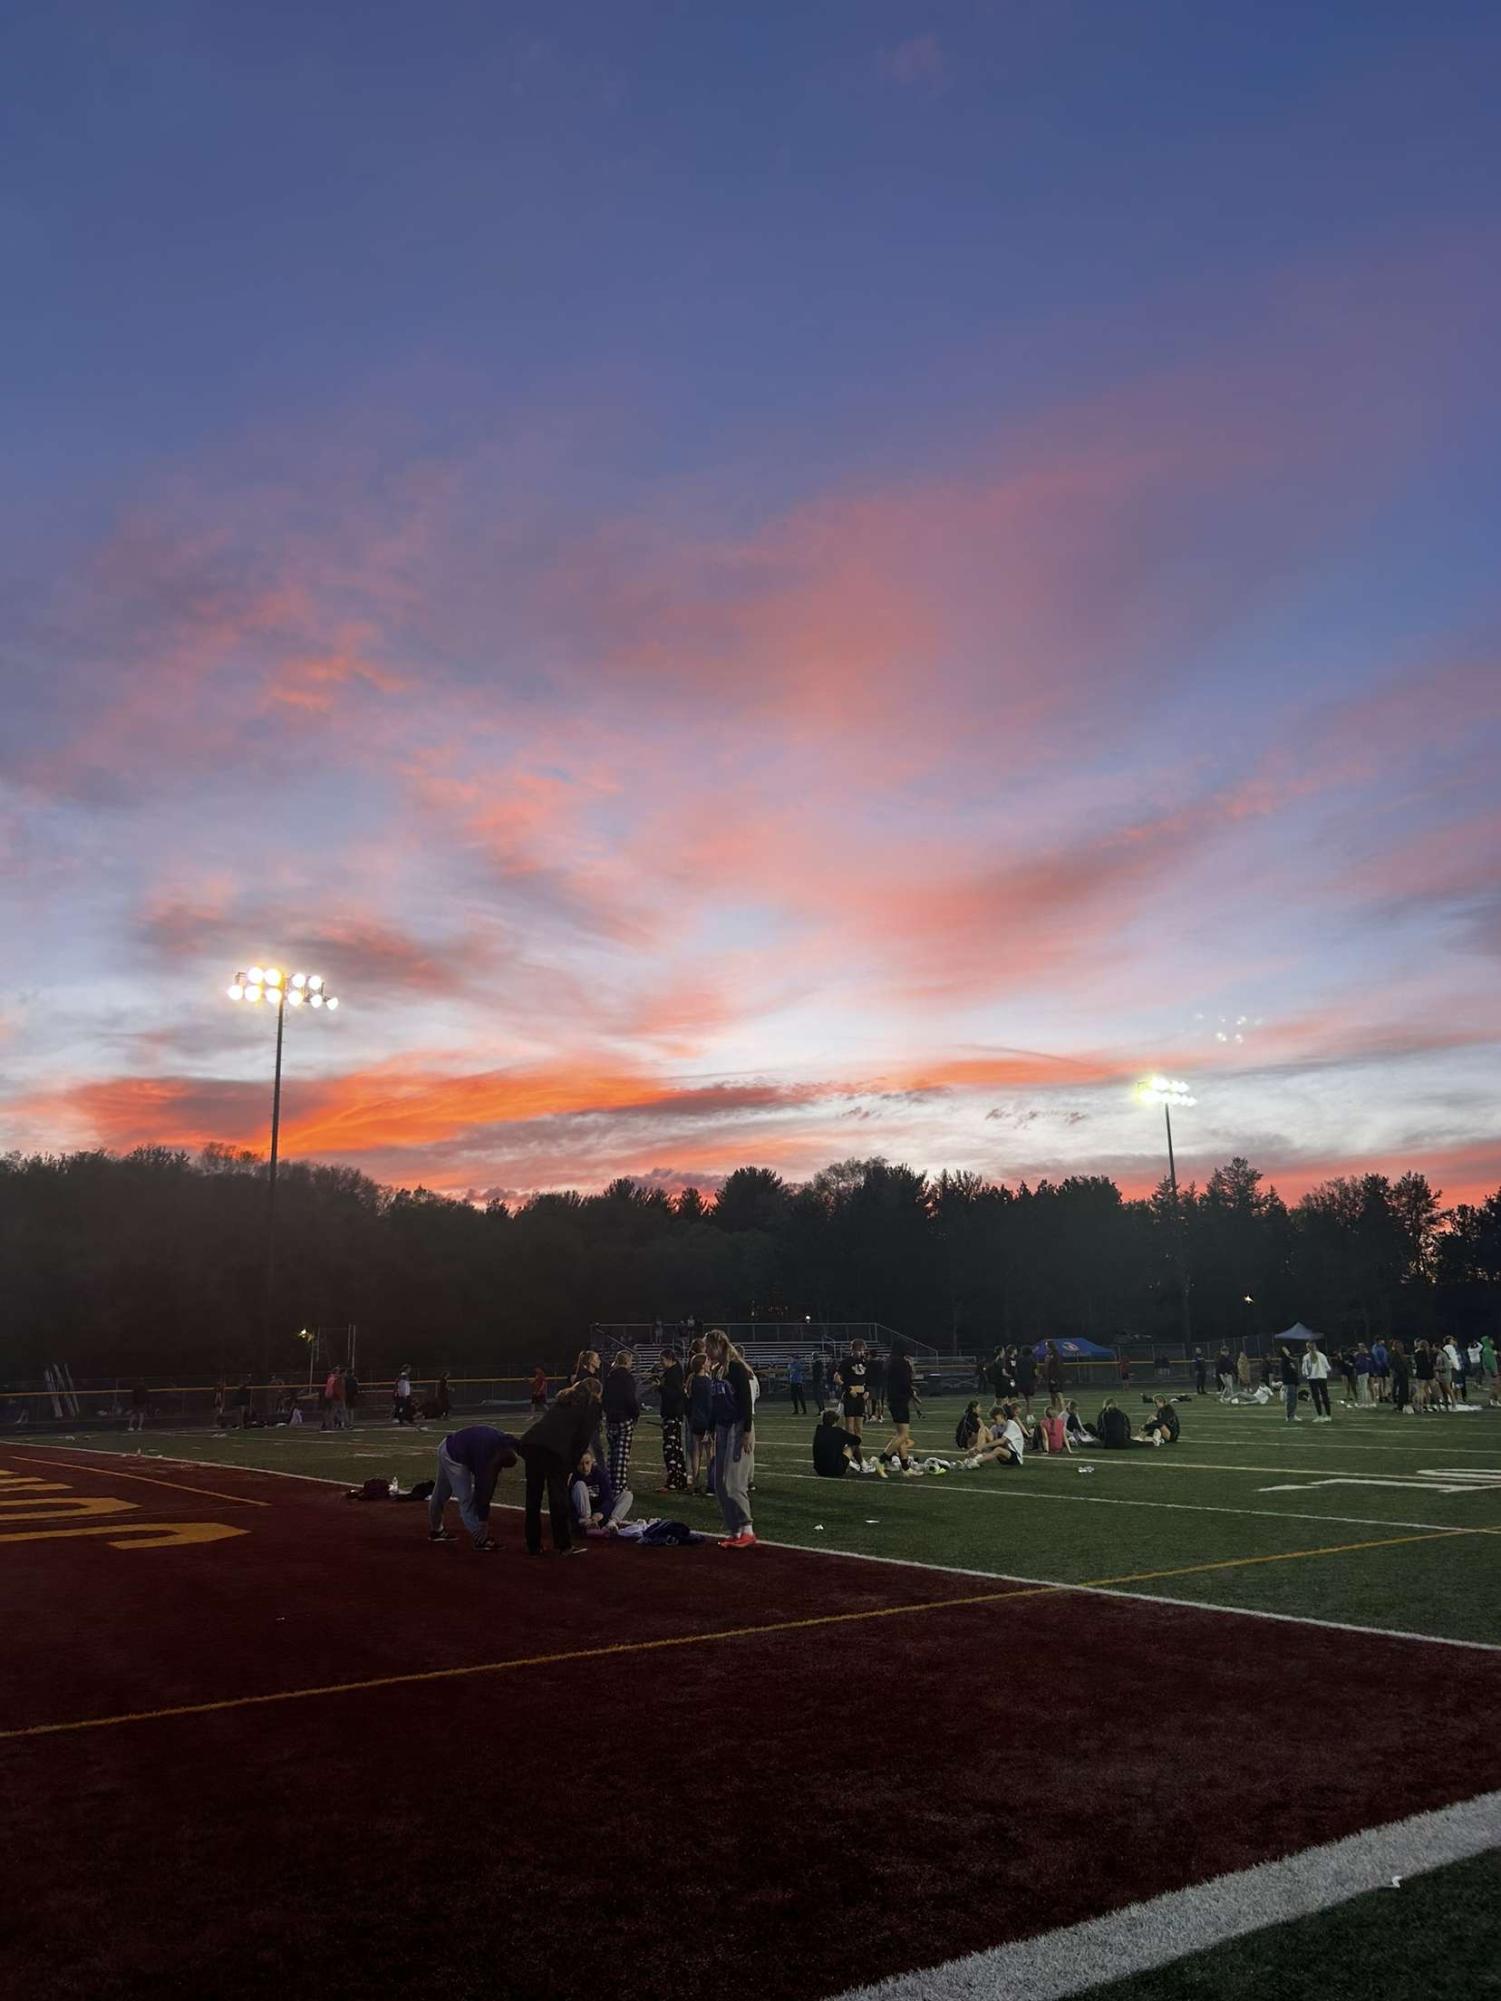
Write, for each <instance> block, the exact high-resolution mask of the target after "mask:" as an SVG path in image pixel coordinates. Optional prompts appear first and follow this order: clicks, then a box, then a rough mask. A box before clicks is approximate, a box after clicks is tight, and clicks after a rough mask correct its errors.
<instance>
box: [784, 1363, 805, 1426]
mask: <svg viewBox="0 0 1501 2001" xmlns="http://www.w3.org/2000/svg"><path fill="white" fill-rule="evenodd" d="M787 1394H788V1396H789V1397H791V1399H792V1415H793V1416H794V1417H806V1416H807V1415H808V1399H807V1397H806V1396H804V1394H803V1358H802V1356H801V1355H794V1356H793V1358H792V1360H791V1361H790V1362H789V1363H788V1364H787Z"/></svg>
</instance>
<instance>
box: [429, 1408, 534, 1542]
mask: <svg viewBox="0 0 1501 2001" xmlns="http://www.w3.org/2000/svg"><path fill="white" fill-rule="evenodd" d="M515 1464H516V1440H515V1439H514V1438H512V1436H511V1434H510V1433H509V1432H508V1431H497V1430H496V1429H495V1428H494V1426H493V1425H489V1424H470V1425H466V1426H465V1428H464V1429H463V1430H462V1431H451V1432H449V1434H448V1436H447V1437H446V1438H445V1439H444V1441H443V1443H442V1444H441V1445H440V1446H439V1447H438V1471H437V1476H436V1478H435V1479H434V1481H433V1491H432V1493H431V1495H430V1496H429V1498H428V1503H427V1539H428V1541H429V1542H453V1541H455V1540H456V1538H455V1537H454V1535H453V1534H452V1532H451V1531H450V1530H448V1529H446V1528H445V1527H444V1526H443V1507H444V1503H445V1502H446V1501H447V1500H448V1498H449V1496H450V1495H452V1497H453V1498H454V1500H456V1501H457V1502H458V1504H459V1515H460V1518H461V1519H462V1521H463V1524H464V1526H465V1528H466V1529H468V1531H469V1534H470V1537H471V1538H472V1540H473V1543H474V1546H475V1548H476V1549H478V1550H493V1549H495V1548H497V1547H498V1545H497V1543H496V1541H495V1538H494V1536H492V1535H491V1533H490V1503H491V1501H492V1500H493V1499H494V1498H495V1483H496V1481H497V1480H498V1479H499V1478H500V1475H501V1471H502V1469H503V1468H504V1467H507V1466H514V1465H515Z"/></svg>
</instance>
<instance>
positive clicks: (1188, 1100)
mask: <svg viewBox="0 0 1501 2001" xmlns="http://www.w3.org/2000/svg"><path fill="white" fill-rule="evenodd" d="M1136 1095H1137V1097H1138V1098H1139V1099H1140V1100H1141V1102H1142V1103H1143V1104H1144V1105H1161V1107H1162V1117H1163V1121H1164V1123H1165V1124H1166V1126H1167V1178H1168V1184H1169V1186H1170V1187H1171V1189H1172V1191H1173V1256H1174V1259H1175V1260H1176V1262H1177V1266H1178V1297H1179V1300H1180V1302H1181V1304H1182V1308H1183V1353H1184V1357H1185V1359H1186V1358H1187V1357H1188V1356H1189V1355H1191V1354H1192V1353H1193V1316H1192V1314H1191V1313H1190V1311H1189V1306H1188V1262H1187V1260H1186V1258H1185V1257H1184V1254H1183V1209H1182V1206H1181V1204H1180V1203H1179V1200H1178V1163H1177V1161H1176V1160H1175V1159H1174V1158H1173V1106H1174V1105H1179V1106H1188V1105H1192V1104H1194V1103H1195V1102H1196V1100H1195V1098H1194V1095H1193V1093H1192V1092H1191V1091H1190V1090H1189V1088H1188V1086H1187V1084H1185V1083H1184V1081H1183V1079H1182V1078H1181V1077H1144V1078H1143V1079H1142V1081H1141V1083H1140V1084H1138V1085H1137V1087H1136Z"/></svg>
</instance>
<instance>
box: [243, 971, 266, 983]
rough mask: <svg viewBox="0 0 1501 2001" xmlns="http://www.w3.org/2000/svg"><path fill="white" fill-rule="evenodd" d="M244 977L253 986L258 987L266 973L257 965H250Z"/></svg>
mask: <svg viewBox="0 0 1501 2001" xmlns="http://www.w3.org/2000/svg"><path fill="white" fill-rule="evenodd" d="M245 977H246V979H247V980H249V982H250V984H251V985H252V986H253V987H258V986H259V985H260V983H261V981H262V980H263V979H265V977H266V975H265V973H264V972H263V971H262V970H261V968H260V967H259V966H252V967H251V968H250V971H249V972H248V973H247V974H246V975H245Z"/></svg>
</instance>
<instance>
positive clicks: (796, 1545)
mask: <svg viewBox="0 0 1501 2001" xmlns="http://www.w3.org/2000/svg"><path fill="white" fill-rule="evenodd" d="M41 1442H42V1441H40V1440H38V1441H37V1443H39V1444H40V1443H41ZM72 1449H73V1450H74V1451H75V1452H88V1453H90V1454H91V1455H92V1456H93V1457H94V1458H96V1459H118V1458H119V1457H121V1454H119V1453H118V1452H113V1451H111V1450H109V1448H108V1447H99V1446H88V1445H79V1446H74V1447H73V1448H72ZM162 1463H163V1464H165V1465H170V1466H200V1467H212V1468H214V1469H215V1470H219V1469H224V1468H225V1462H224V1461H223V1460H222V1459H176V1458H171V1459H166V1458H164V1459H163V1461H162ZM225 1470H228V1471H230V1472H234V1471H235V1470H236V1469H235V1468H234V1467H233V1466H230V1467H228V1468H227V1469H225ZM239 1470H241V1471H243V1472H245V1473H256V1474H265V1475H266V1477H267V1478H268V1479H272V1480H307V1481H311V1482H312V1484H313V1485H314V1486H318V1487H347V1486H348V1485H349V1482H348V1481H347V1480H335V1479H333V1478H331V1477H330V1476H329V1475H328V1474H326V1473H288V1472H283V1471H282V1470H280V1469H279V1468H276V1467H271V1466H246V1467H243V1468H241V1469H239ZM806 1477H807V1478H809V1479H813V1478H815V1477H816V1475H813V1474H809V1475H807V1476H806ZM496 1506H497V1507H498V1508H500V1509H501V1511H502V1512H503V1513H505V1514H516V1515H519V1514H520V1513H522V1508H521V1505H520V1503H519V1502H516V1501H500V1502H497V1503H496ZM1292 1519H1294V1520H1297V1519H1300V1518H1299V1517H1296V1516H1294V1517H1292ZM1307 1519H1309V1520H1310V1521H1321V1522H1322V1521H1339V1520H1342V1519H1343V1520H1355V1519H1358V1518H1356V1517H1349V1516H1346V1517H1341V1516H1338V1515H1311V1516H1309V1517H1308V1518H1307ZM1365 1526H1367V1527H1370V1528H1433V1527H1438V1526H1441V1527H1444V1528H1452V1524H1449V1523H1444V1524H1435V1523H1431V1522H1389V1521H1372V1522H1369V1523H1367V1524H1365ZM760 1540H761V1542H762V1543H763V1544H764V1545H765V1547H766V1548H767V1549H785V1550H791V1551H794V1552H796V1553H797V1554H800V1555H802V1556H815V1557H818V1556H833V1557H838V1558H840V1559H841V1560H843V1561H845V1562H851V1563H880V1564H884V1565H885V1566H886V1567H887V1568H888V1569H895V1570H930V1571H934V1572H936V1573H937V1574H938V1575H940V1576H943V1577H983V1578H988V1579H990V1580H991V1581H993V1582H997V1583H1001V1584H1041V1585H1045V1586H1046V1587H1047V1588H1048V1589H1049V1590H1052V1591H1059V1592H1073V1593H1075V1594H1077V1595H1079V1596H1083V1597H1093V1598H1129V1599H1132V1600H1133V1601H1134V1602H1136V1603H1137V1604H1141V1605H1159V1606H1163V1607H1166V1608H1169V1609H1171V1610H1173V1611H1176V1612H1217V1613H1220V1614H1222V1615H1224V1616H1225V1617H1228V1618H1235V1619H1270V1620H1272V1621H1274V1622H1275V1623H1276V1624H1278V1625H1283V1626H1313V1627H1316V1628H1317V1629H1318V1630H1320V1631H1323V1632H1334V1633H1359V1634H1360V1635H1361V1636H1362V1637H1363V1638H1365V1639H1377V1640H1413V1641H1416V1642H1418V1643H1419V1644H1420V1645H1423V1646H1429V1647H1464V1648H1468V1649H1469V1650H1470V1651H1472V1652H1479V1653H1487V1654H1501V1644H1496V1645H1493V1644H1492V1643H1491V1642H1490V1641H1489V1640H1456V1639H1453V1638H1451V1637H1450V1636H1449V1635H1448V1634H1446V1633H1412V1632H1408V1631H1406V1630H1405V1629H1404V1628H1402V1627H1399V1626H1356V1625H1352V1624H1351V1623H1350V1621H1349V1620H1347V1619H1316V1618H1313V1617H1311V1616H1309V1615H1307V1614H1304V1613H1301V1612H1270V1611H1266V1610H1263V1609H1262V1608H1261V1607H1260V1606H1254V1605H1221V1604H1217V1603H1211V1602H1208V1601H1206V1600H1204V1599H1199V1598H1171V1597H1168V1596H1166V1595H1165V1594H1161V1593H1157V1592H1152V1591H1127V1590H1124V1589H1122V1588H1121V1587H1119V1586H1116V1585H1102V1584H1075V1583H1069V1582H1065V1581H1064V1580H1063V1579H1061V1578H1057V1577H1027V1576H1023V1575H1021V1574H1020V1573H1018V1572H1016V1571H1009V1570H979V1569H975V1568H974V1567H972V1566H970V1565H966V1564H960V1563H925V1562H923V1561H922V1560H921V1559H920V1558H918V1557H910V1556H880V1555H876V1554H873V1553H872V1552H871V1551H870V1550H864V1549H833V1548H831V1547H830V1546H829V1545H828V1544H827V1543H816V1542H813V1543H810V1542H773V1541H771V1540H770V1539H769V1538H767V1537H765V1536H762V1537H761V1538H760Z"/></svg>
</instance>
